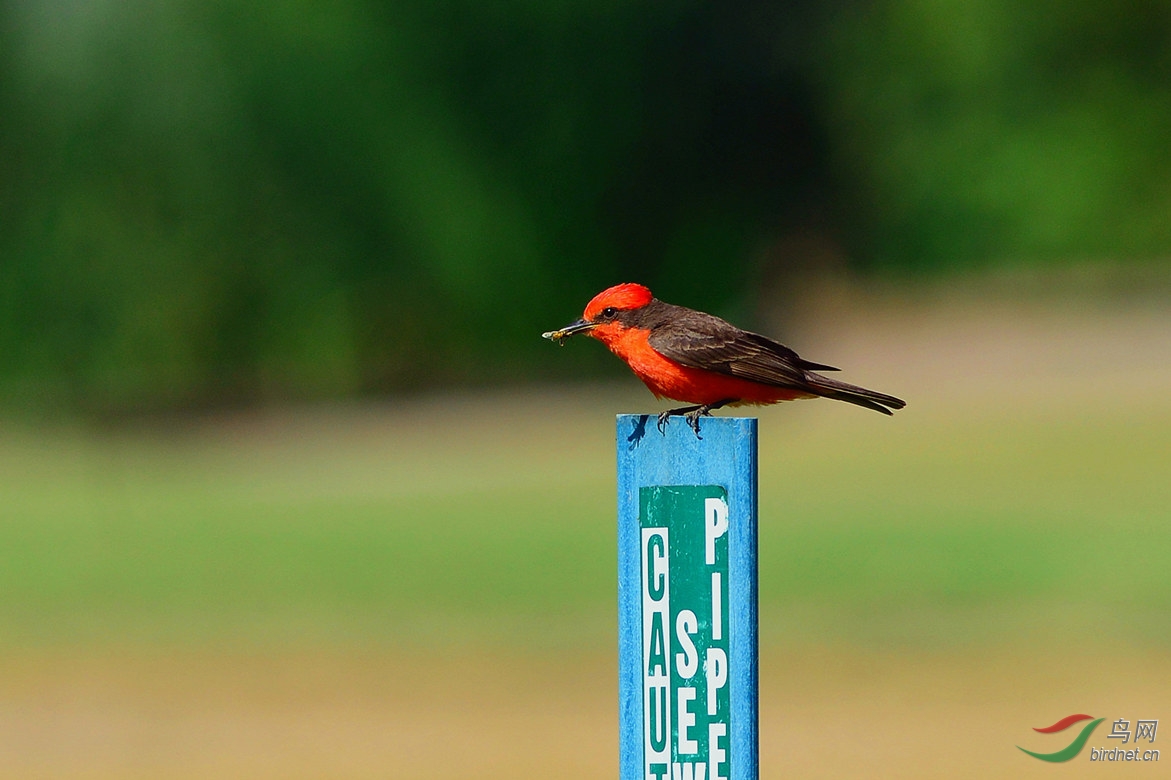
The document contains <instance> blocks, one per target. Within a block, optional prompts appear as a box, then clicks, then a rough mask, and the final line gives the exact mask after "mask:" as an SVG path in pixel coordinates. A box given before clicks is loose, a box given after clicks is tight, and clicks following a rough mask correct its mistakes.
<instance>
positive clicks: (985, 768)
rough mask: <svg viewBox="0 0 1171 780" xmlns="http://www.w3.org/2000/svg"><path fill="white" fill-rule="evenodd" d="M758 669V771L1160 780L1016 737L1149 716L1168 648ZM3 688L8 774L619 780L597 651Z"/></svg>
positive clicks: (1154, 770) (302, 659) (19, 661)
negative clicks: (1077, 715)
mask: <svg viewBox="0 0 1171 780" xmlns="http://www.w3.org/2000/svg"><path fill="white" fill-rule="evenodd" d="M762 669H763V671H762V690H761V697H762V701H763V702H764V704H763V708H762V713H761V767H762V776H763V777H766V778H767V777H801V778H837V777H907V778H919V777H922V778H943V777H948V778H988V777H1022V778H1027V777H1057V776H1060V777H1063V778H1065V777H1069V778H1076V777H1101V776H1103V773H1106V774H1108V775H1110V776H1124V777H1165V776H1166V767H1167V766H1168V764H1167V762H1168V761H1171V755H1168V756H1166V757H1165V760H1164V761H1162V762H1160V764H1130V765H1102V764H1096V763H1092V762H1090V761H1089V758H1088V748H1087V750H1086V751H1084V752H1083V755H1081V756H1079V757H1078V758H1076V759H1074V760H1073V761H1071V762H1069V763H1067V764H1062V765H1050V764H1044V763H1042V762H1040V761H1037V760H1035V759H1032V758H1029V757H1028V756H1025V755H1024V754H1022V753H1021V752H1020V751H1018V750H1017V749H1016V747H1014V745H1017V744H1020V745H1023V746H1025V747H1029V748H1032V749H1035V750H1038V751H1041V750H1045V751H1049V750H1056V749H1060V748H1061V747H1064V745H1065V744H1068V742H1069V738H1071V737H1072V734H1073V733H1074V732H1073V730H1072V729H1071V730H1070V731H1069V732H1067V733H1065V734H1061V735H1052V736H1042V735H1038V734H1035V733H1033V732H1032V731H1031V727H1034V726H1047V725H1049V724H1050V723H1051V722H1053V721H1056V720H1057V719H1058V718H1060V717H1063V716H1064V715H1068V714H1070V712H1067V710H1070V707H1071V706H1076V707H1077V708H1078V710H1079V711H1084V712H1087V713H1090V714H1092V715H1095V716H1099V715H1107V716H1110V717H1112V718H1113V717H1116V716H1122V717H1129V718H1131V719H1132V720H1133V719H1136V718H1140V717H1156V716H1159V715H1162V716H1164V717H1165V716H1166V714H1167V707H1168V702H1171V695H1169V694H1171V664H1168V663H1167V657H1166V655H1161V654H1155V653H1146V652H1141V651H1123V652H1119V653H1116V654H1114V655H1113V657H1111V658H1110V660H1109V663H1103V658H1102V657H1101V656H1099V655H1097V654H1089V655H1087V654H1079V653H1078V652H1076V651H1074V652H1071V653H1047V652H1042V651H1038V652H1037V653H1036V654H1035V655H1032V656H1031V657H1030V656H1028V655H1027V654H1024V653H1021V652H1011V653H1005V652H991V653H985V654H981V655H978V656H976V655H949V656H942V657H941V656H929V657H914V656H908V655H903V654H899V655H888V654H874V653H866V654H863V653H860V652H852V653H843V652H840V651H837V652H831V653H827V654H826V655H821V654H819V653H817V652H816V651H815V650H812V649H809V650H805V651H801V652H797V653H782V652H774V653H768V654H767V655H766V656H765V658H763V659H762ZM0 680H2V684H3V687H4V690H5V695H4V698H3V708H2V709H0V777H4V778H41V777H46V778H47V777H70V778H79V779H82V778H84V779H86V780H88V779H90V778H211V777H215V778H235V777H240V778H469V779H471V778H479V779H482V780H495V779H496V778H500V779H501V780H503V779H504V778H530V777H531V778H543V777H557V778H562V779H564V780H572V779H574V778H600V777H615V776H616V766H617V758H616V755H617V738H616V726H615V693H614V680H615V668H614V664H613V658H612V656H611V655H610V654H608V653H607V654H593V655H589V656H584V657H583V656H573V655H571V654H565V655H563V656H559V657H557V658H550V657H548V656H546V657H539V658H517V657H515V656H506V655H500V654H480V653H466V654H460V653H453V654H450V655H440V656H429V657H422V656H414V655H402V654H395V653H390V652H370V653H361V652H355V653H350V654H339V653H336V652H335V653H286V654H276V655H272V654H244V653H230V654H228V653H216V654H201V655H196V656H184V655H181V654H174V653H168V654H166V655H151V654H144V653H142V652H137V653H129V654H127V653H117V652H112V653H109V654H106V655H102V656H92V655H90V656H87V655H85V654H80V655H79V654H64V655H62V654H48V655H39V654H38V655H32V654H24V655H20V656H19V657H11V656H10V657H8V658H7V659H5V661H4V665H3V668H2V669H0ZM1074 692H1076V693H1074ZM1073 701H1076V702H1077V704H1076V705H1071V702H1073ZM1164 722H1165V721H1164ZM1161 726H1162V727H1164V728H1165V727H1166V726H1165V725H1163V724H1161ZM1106 733H1108V723H1104V724H1103V725H1102V726H1100V727H1099V729H1098V730H1097V731H1096V732H1095V735H1094V737H1093V738H1092V739H1091V740H1090V743H1089V744H1090V745H1097V746H1107V745H1108V744H1109V743H1110V740H1108V739H1107V738H1106V737H1105V734H1106ZM1164 739H1165V738H1164ZM1059 743H1060V744H1059ZM1160 746H1161V741H1157V742H1156V744H1154V745H1152V746H1151V747H1160Z"/></svg>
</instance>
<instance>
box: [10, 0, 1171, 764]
mask: <svg viewBox="0 0 1171 780" xmlns="http://www.w3.org/2000/svg"><path fill="white" fill-rule="evenodd" d="M1169 130H1171V6H1169V5H1168V4H1166V3H1160V2H1105V1H1104V0H1079V1H1076V2H1061V3H1058V2H1050V1H1049V0H1045V1H1043V2H1037V3H1031V4H1020V3H1010V2H1000V1H999V0H994V1H993V2H986V3H979V4H971V3H959V2H953V1H951V0H916V1H914V2H908V1H901V0H876V1H875V2H829V3H827V2H790V3H767V2H726V3H701V2H668V3H664V2H658V3H638V2H635V3H607V2H590V3H573V2H540V3H538V2H509V3H468V2H442V1H441V2H429V3H409V2H400V3H385V4H379V3H369V2H353V1H352V0H341V1H340V2H335V3H331V4H313V3H297V2H285V3H252V4H245V3H239V2H229V1H228V0H209V1H205V2H200V3H194V2H182V1H179V0H172V1H169V2H162V3H140V2H130V3H114V2H109V0H100V1H98V2H89V3H70V4H46V3H36V2H31V1H29V0H24V1H23V2H22V1H20V0H9V1H8V2H4V3H2V4H0V434H2V435H0V776H3V777H9V776H11V777H29V776H45V777H49V776H52V777H64V776H68V777H207V776H224V777H366V776H369V777H386V776H395V777H399V776H401V777H437V778H438V777H443V778H447V777H477V778H491V777H501V778H505V777H508V778H515V777H518V776H530V775H536V774H541V773H544V772H546V771H547V769H548V766H549V761H550V760H557V761H560V760H561V759H562V758H563V757H564V756H566V755H568V754H571V753H572V754H573V755H574V757H575V759H574V761H573V762H570V763H569V764H568V765H560V769H561V770H562V771H561V772H560V773H561V774H562V776H565V777H596V776H598V775H600V774H610V775H612V774H613V773H614V769H615V767H616V753H615V744H616V738H615V735H614V731H615V729H616V709H615V706H614V704H615V694H614V684H613V683H614V679H615V672H614V669H613V655H614V652H613V650H614V644H615V636H614V621H615V618H614V606H613V605H614V597H615V593H614V579H615V574H614V550H613V546H614V540H613V507H614V497H613V439H612V436H613V431H612V429H611V427H610V426H611V425H612V422H611V421H612V415H613V414H614V413H616V412H620V411H651V410H657V409H659V408H661V407H660V406H659V405H657V404H655V403H653V402H652V400H651V399H650V397H649V396H648V395H647V394H646V393H645V391H643V390H642V388H641V387H640V386H638V385H637V383H636V381H635V380H634V379H633V378H631V377H629V375H628V374H627V372H626V370H625V369H624V368H623V367H622V366H621V365H620V364H619V363H618V362H617V361H616V360H614V359H613V358H612V357H611V356H610V355H608V354H606V353H605V350H603V349H602V348H601V347H600V346H598V345H596V344H590V343H576V342H574V343H571V344H569V345H567V347H566V349H564V350H554V349H553V348H552V347H551V346H550V345H549V344H548V343H547V342H543V341H541V340H540V339H539V338H537V336H538V334H539V333H540V332H542V331H544V330H548V329H549V328H552V327H555V326H559V325H562V324H564V323H566V322H569V321H570V320H572V319H574V318H575V317H576V316H578V313H579V312H580V311H581V309H582V307H583V306H584V304H585V302H586V301H587V300H588V299H589V297H591V296H592V295H593V294H594V293H595V292H597V291H598V290H600V289H602V288H604V287H606V286H609V285H611V284H614V283H616V282H619V281H627V280H637V281H641V282H643V283H645V284H648V285H649V286H650V287H651V288H652V289H653V290H655V292H656V293H657V294H658V295H659V296H660V297H662V298H663V299H665V300H669V301H672V302H678V303H682V304H686V305H690V306H694V307H697V308H703V309H706V310H709V311H715V312H717V313H719V314H722V315H724V316H727V317H729V318H730V319H733V320H734V321H736V322H737V323H739V324H742V325H745V326H749V327H753V328H756V329H759V330H762V331H764V332H767V333H769V334H771V335H775V336H777V337H782V338H783V339H784V340H785V341H786V342H788V343H791V344H792V345H793V346H794V347H796V348H797V349H798V350H800V351H801V352H802V353H803V354H805V355H807V356H808V357H810V358H811V359H814V360H818V361H826V362H829V363H831V364H834V365H842V366H844V367H845V368H846V369H847V376H846V378H847V379H849V380H852V381H857V382H859V383H861V384H864V385H867V386H873V387H875V388H876V389H879V390H883V391H887V392H891V393H894V394H897V395H900V396H902V397H905V398H907V400H908V401H909V404H910V405H909V407H908V409H907V410H906V411H904V412H901V413H900V414H899V415H897V416H896V417H895V418H894V419H891V420H887V419H882V418H879V417H878V415H866V414H863V413H860V412H859V410H856V409H852V408H841V406H840V405H837V404H829V403H828V402H820V403H818V404H808V405H802V404H794V405H783V406H782V407H779V408H776V409H768V410H763V411H761V412H760V414H761V416H762V418H763V423H762V444H761V555H762V560H761V610H762V612H761V614H762V652H763V655H764V659H765V664H764V669H763V672H762V684H763V686H764V691H763V701H764V705H763V706H764V708H765V709H764V713H763V721H762V734H763V735H764V736H765V744H764V747H763V755H762V759H763V761H764V766H765V768H766V769H768V770H770V771H775V772H776V773H778V774H781V773H785V772H790V773H792V772H795V773H796V774H798V775H800V776H804V777H836V776H846V775H848V776H861V775H862V774H865V775H868V776H901V777H910V776H920V775H921V776H925V777H938V776H941V767H946V768H947V773H948V774H949V775H950V776H954V777H961V776H973V777H975V776H980V777H986V776H989V775H997V776H1028V772H1030V771H1034V770H1035V767H1033V766H1032V765H1030V764H1027V763H1026V764H1021V763H1019V762H1020V761H1022V760H1024V761H1028V760H1029V759H1027V758H1024V759H1022V758H1021V754H1020V753H1019V751H1017V750H1016V748H1015V747H1014V744H1018V743H1019V744H1025V742H1024V741H1025V740H1027V739H1029V738H1030V737H1029V734H1030V733H1031V727H1034V726H1040V725H1048V724H1049V723H1052V722H1053V721H1055V720H1057V719H1058V718H1059V717H1061V716H1064V715H1066V714H1069V713H1070V712H1081V711H1086V712H1094V713H1095V716H1097V715H1099V714H1105V715H1111V716H1112V717H1128V718H1129V719H1131V720H1135V719H1137V718H1148V717H1160V716H1162V717H1171V713H1169V712H1167V711H1166V709H1163V710H1159V706H1163V707H1164V708H1165V707H1166V702H1167V701H1171V677H1169V676H1168V675H1169V671H1168V670H1171V664H1168V663H1167V660H1168V659H1167V653H1168V650H1169V649H1171V575H1169V574H1168V566H1167V562H1168V561H1169V560H1171V527H1169V524H1168V521H1169V520H1171V510H1169V509H1168V507H1169V506H1171V486H1169V484H1171V483H1169V482H1168V480H1167V474H1168V471H1169V470H1171V445H1169V442H1171V405H1168V403H1167V397H1168V393H1169V392H1171V338H1169V337H1168V334H1171V306H1168V304H1169V303H1171V264H1169V263H1168V256H1169V251H1171V145H1169V144H1168V143H1167V138H1168V132H1169ZM1159 702H1162V704H1159ZM941 724H946V725H947V728H955V729H958V730H959V731H962V732H963V733H964V734H965V735H966V736H965V740H961V741H962V742H963V744H960V742H961V741H957V738H955V736H954V732H951V731H947V730H946V729H944V726H943V725H941ZM842 734H848V735H850V736H849V738H848V739H846V738H841V737H840V735H842ZM835 735H838V736H839V740H838V741H834V736H835ZM916 739H923V740H926V743H921V742H915V741H914V740H916ZM908 740H911V741H910V742H908ZM1099 742H1103V743H1105V740H1099ZM925 744H926V746H925ZM1026 746H1031V747H1033V748H1037V749H1046V748H1047V745H1042V744H1041V743H1040V742H1032V743H1028V745H1026ZM1058 747H1059V746H1058ZM827 754H828V755H832V756H834V757H835V758H834V760H832V761H818V760H815V759H814V758H811V757H816V756H823V757H824V756H825V755H827ZM953 759H954V760H953ZM961 759H962V760H961ZM1034 763H1037V762H1034ZM1083 763H1084V762H1083ZM388 766H390V767H392V769H388V768H387V767H388ZM1088 768H1091V767H1089V764H1088V763H1085V764H1084V766H1082V767H1081V769H1088ZM1077 771H1078V769H1076V768H1072V767H1071V771H1070V774H1071V776H1079V775H1078V774H1077Z"/></svg>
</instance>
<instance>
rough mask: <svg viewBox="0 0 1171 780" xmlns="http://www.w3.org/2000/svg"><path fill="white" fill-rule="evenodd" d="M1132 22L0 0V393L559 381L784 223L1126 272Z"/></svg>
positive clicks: (994, 10) (759, 7)
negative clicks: (623, 296)
mask: <svg viewBox="0 0 1171 780" xmlns="http://www.w3.org/2000/svg"><path fill="white" fill-rule="evenodd" d="M1166 14H1167V12H1166V9H1165V8H1164V7H1163V6H1162V5H1161V4H1158V3H1154V2H1145V3H1144V2H1128V3H1123V4H1118V3H1108V2H1104V0H1082V2H1078V3H1074V4H1069V3H1043V4H1041V5H1037V4H1031V5H1030V4H1023V5H1022V4H1012V3H1004V2H994V3H991V4H988V3H984V4H978V5H971V6H970V5H965V4H963V3H956V2H950V1H949V0H918V1H917V2H900V1H898V0H885V1H884V2H875V3H860V4H846V5H842V6H837V5H827V4H823V3H813V2H799V3H795V4H792V3H790V4H776V3H766V2H755V1H751V0H745V1H744V2H734V3H695V2H682V1H681V2H674V3H585V2H550V3H537V2H514V3H505V4H500V3H473V2H466V0H446V1H445V2H417V3H394V4H390V5H385V6H384V5H383V4H377V3H370V2H364V1H363V0H343V1H342V2H336V3H331V4H329V5H320V6H315V5H313V4H308V3H297V2H286V3H277V4H260V5H256V4H249V3H241V2H238V0H212V2H200V3H195V2H190V1H189V0H169V2H163V3H154V4H147V5H142V4H130V5H127V4H118V3H100V4H96V5H95V4H81V5H76V6H70V7H68V8H56V7H52V8H50V7H49V6H43V5H38V4H36V3H21V4H16V5H13V6H11V7H7V8H6V9H5V10H4V11H3V13H0V402H3V404H4V405H5V406H9V407H11V406H14V405H15V406H26V407H27V406H31V407H47V408H49V409H58V408H61V407H66V408H73V409H80V410H89V411H104V410H113V411H123V410H133V409H143V408H162V409H171V408H184V407H190V406H206V405H225V404H234V403H239V402H255V401H263V400H266V399H296V398H306V397H308V398H313V397H326V396H330V397H332V396H347V395H353V394H358V393H381V392H386V391H392V390H411V389H419V388H424V387H430V386H433V385H435V384H467V383H483V382H499V381H503V380H506V379H508V380H511V379H512V378H514V377H516V376H518V375H519V376H526V377H532V376H544V377H551V376H558V375H566V374H567V373H568V372H572V371H576V370H578V369H580V367H581V366H582V365H583V363H590V364H591V367H592V370H596V369H597V367H598V366H601V365H608V364H606V363H603V362H602V356H601V355H600V354H597V353H595V352H594V351H587V350H580V351H575V352H574V353H572V354H571V353H566V354H563V355H558V360H557V361H549V360H548V359H547V353H546V352H544V351H543V347H545V346H547V345H544V344H542V343H540V342H539V340H538V339H537V338H536V334H538V333H540V332H541V331H543V330H546V329H548V328H550V327H554V326H557V325H561V324H563V323H564V322H565V321H567V320H569V319H571V318H572V317H573V316H574V314H576V313H577V312H578V311H580V309H581V307H582V306H583V304H584V303H585V301H586V299H587V298H588V297H589V296H590V295H592V294H593V293H594V292H596V291H597V290H599V289H601V288H603V287H605V286H608V285H610V284H613V283H616V282H619V281H625V280H639V281H643V282H646V283H648V284H650V285H651V286H652V288H653V289H655V290H656V292H658V293H659V294H660V295H661V296H662V297H663V298H665V299H669V300H670V299H674V300H678V301H680V302H686V303H690V304H692V305H696V306H700V307H703V308H707V309H714V310H716V311H721V312H728V311H735V310H737V308H738V307H739V309H740V310H744V309H749V308H751V307H749V306H744V304H743V299H744V298H745V296H746V295H750V294H752V293H751V290H752V289H753V287H754V284H753V283H754V282H757V281H760V280H766V281H769V282H772V281H773V280H774V279H775V278H776V277H778V276H779V277H784V276H785V275H786V274H787V273H789V272H790V271H791V269H790V268H788V267H787V266H788V265H790V264H792V263H793V262H795V261H794V260H793V259H792V258H787V257H786V256H785V253H784V252H781V251H777V250H776V249H775V247H776V246H778V245H781V244H784V242H785V241H786V240H788V239H789V238H791V237H794V236H796V237H798V238H800V237H802V236H808V235H813V236H815V237H817V236H821V237H823V238H822V240H821V241H820V244H821V245H827V246H844V247H845V248H846V251H847V253H848V255H849V257H850V261H851V262H853V263H855V264H856V265H859V266H865V267H871V268H876V269H907V268H911V269H921V270H924V271H932V270H936V269H948V268H955V267H963V266H968V265H973V264H978V263H985V262H990V261H1004V260H1011V261H1022V262H1023V261H1033V260H1038V259H1051V258H1067V257H1076V258H1084V257H1087V256H1089V257H1106V258H1126V257H1162V256H1163V255H1164V254H1165V252H1166V248H1167V247H1168V245H1169V243H1171V236H1169V235H1168V230H1171V228H1169V227H1168V224H1171V223H1169V222H1168V220H1167V219H1165V216H1166V214H1167V213H1168V207H1169V206H1171V189H1169V188H1168V186H1167V182H1168V181H1171V176H1169V175H1168V174H1171V170H1169V168H1171V156H1169V155H1171V153H1169V152H1168V151H1167V149H1168V146H1167V144H1166V143H1165V139H1164V136H1165V132H1164V131H1165V128H1166V127H1167V126H1168V124H1169V122H1171V87H1169V86H1168V85H1169V84H1171V79H1169V78H1168V76H1169V75H1171V73H1169V72H1168V71H1169V69H1171V64H1169V62H1171V59H1169V55H1168V45H1167V42H1166V40H1165V36H1162V35H1161V34H1160V33H1161V31H1162V30H1165V29H1166ZM828 254H830V255H832V252H831V253H828ZM811 262H817V261H816V260H813V261H811ZM610 370H613V369H610Z"/></svg>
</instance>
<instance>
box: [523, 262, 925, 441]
mask: <svg viewBox="0 0 1171 780" xmlns="http://www.w3.org/2000/svg"><path fill="white" fill-rule="evenodd" d="M575 333H585V334H587V335H590V336H593V337H594V338H596V339H597V340H598V341H600V342H602V343H603V344H605V345H606V346H607V347H609V349H610V351H611V352H613V353H614V354H615V355H617V356H618V357H620V358H622V360H623V361H625V362H626V365H628V366H630V369H631V370H632V371H634V373H635V375H636V376H637V377H638V378H639V379H641V380H642V381H643V382H644V383H645V384H646V386H647V387H648V388H650V391H651V392H652V393H654V394H655V397H656V398H671V399H674V400H676V401H683V402H685V403H688V404H694V405H693V406H685V407H682V408H679V409H669V410H668V411H665V412H663V413H662V414H660V415H659V430H660V431H661V430H662V429H663V426H664V425H665V424H666V423H667V422H669V420H670V417H671V415H673V414H681V415H684V416H685V418H686V420H687V424H688V425H690V426H691V428H692V430H694V431H695V435H696V436H699V418H700V417H702V416H705V415H710V414H711V411H712V410H713V409H719V408H720V407H722V406H740V405H742V404H754V405H761V404H775V403H777V402H779V401H790V400H792V399H794V398H817V397H819V396H820V397H822V398H835V399H837V400H839V401H848V402H849V403H852V404H857V405H858V406H864V407H866V408H867V409H873V410H874V411H876V412H882V413H883V414H891V410H892V409H902V408H903V407H904V406H906V402H904V401H902V400H900V399H898V398H895V397H894V396H890V395H884V394H882V393H877V392H875V391H873V390H867V389H866V388H864V387H858V386H856V385H849V384H846V383H845V382H839V381H837V380H836V379H830V378H829V377H825V376H822V375H821V374H817V373H814V372H815V371H837V370H838V369H836V368H834V367H833V366H824V365H821V364H820V363H811V362H810V361H808V360H803V359H802V358H801V357H799V356H798V355H797V353H796V352H794V351H793V350H791V349H789V348H788V347H786V346H784V345H783V344H778V343H777V342H775V341H773V340H772V339H770V338H767V337H765V336H761V335H759V334H757V333H750V332H748V331H746V330H740V329H739V328H737V327H736V326H735V325H731V324H729V323H727V322H725V321H724V320H722V319H720V318H719V317H715V316H712V315H711V314H705V313H703V312H701V311H695V310H694V309H688V308H684V307H683V306H673V305H671V304H669V303H663V302H662V301H660V300H659V299H657V298H655V297H654V296H653V295H651V291H650V290H648V289H647V288H646V287H643V286H642V285H641V284H630V283H627V284H619V285H615V286H614V287H611V288H610V289H608V290H603V291H602V292H600V293H598V294H597V295H595V296H594V299H593V300H592V301H590V302H589V305H587V306H586V308H585V312H584V314H583V315H582V318H581V319H580V320H578V321H577V322H574V323H572V324H570V325H566V326H565V327H564V328H561V329H560V330H554V331H550V332H548V333H545V334H542V335H543V336H544V338H547V339H551V340H553V341H556V342H557V343H558V344H561V343H562V341H563V339H565V338H566V337H567V336H572V335H573V334H575Z"/></svg>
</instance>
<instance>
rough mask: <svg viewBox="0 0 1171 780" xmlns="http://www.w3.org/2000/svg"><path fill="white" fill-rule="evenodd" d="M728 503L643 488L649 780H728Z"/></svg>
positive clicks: (694, 489)
mask: <svg viewBox="0 0 1171 780" xmlns="http://www.w3.org/2000/svg"><path fill="white" fill-rule="evenodd" d="M727 499H728V494H727V491H726V490H725V489H724V488H722V487H720V486H718V485H700V486H692V485H684V486H654V487H642V488H639V530H640V533H641V542H642V543H641V558H642V562H641V570H642V577H641V579H642V678H643V713H642V714H643V718H642V720H643V758H644V769H645V774H644V777H645V778H646V780H726V778H728V777H729V776H730V774H731V772H730V766H731V761H732V760H733V756H731V755H730V751H729V735H730V734H731V733H732V732H731V723H730V722H729V721H730V715H731V705H730V702H729V690H728V634H729V630H728V500H727Z"/></svg>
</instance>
